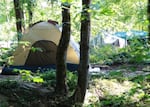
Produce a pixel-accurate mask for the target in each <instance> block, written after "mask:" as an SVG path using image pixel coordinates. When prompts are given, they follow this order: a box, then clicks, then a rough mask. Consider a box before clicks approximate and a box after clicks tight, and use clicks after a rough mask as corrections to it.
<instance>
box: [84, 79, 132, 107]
mask: <svg viewBox="0 0 150 107" xmlns="http://www.w3.org/2000/svg"><path fill="white" fill-rule="evenodd" d="M133 87H134V83H133V82H130V81H124V82H122V83H120V82H118V81H117V80H116V79H110V80H108V79H95V80H93V81H92V84H91V86H90V89H88V90H87V93H86V97H85V102H84V104H85V105H89V104H90V103H93V102H97V101H99V99H101V98H104V97H105V96H107V95H118V96H119V95H122V94H123V93H125V92H128V91H129V90H131V89H132V88H133Z"/></svg>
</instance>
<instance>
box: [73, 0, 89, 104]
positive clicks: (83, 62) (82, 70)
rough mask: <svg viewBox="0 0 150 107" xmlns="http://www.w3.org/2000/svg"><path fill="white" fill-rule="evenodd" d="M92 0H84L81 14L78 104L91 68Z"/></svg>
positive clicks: (84, 91) (81, 100)
mask: <svg viewBox="0 0 150 107" xmlns="http://www.w3.org/2000/svg"><path fill="white" fill-rule="evenodd" d="M90 2H91V0H82V6H83V7H82V14H81V41H80V65H79V71H78V84H77V88H76V90H75V93H74V96H73V97H74V100H75V103H77V104H81V105H82V104H83V102H84V98H85V94H86V89H87V83H88V68H89V38H90V32H91V28H90V26H91V25H90V13H89V12H88V10H89V7H90Z"/></svg>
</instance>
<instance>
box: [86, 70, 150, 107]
mask: <svg viewBox="0 0 150 107" xmlns="http://www.w3.org/2000/svg"><path fill="white" fill-rule="evenodd" d="M112 77H114V78H115V79H116V80H114V78H112ZM119 77H121V78H122V82H120V78H119ZM93 81H94V84H93V85H91V86H90V91H93V90H97V91H96V95H97V96H99V99H98V100H97V101H96V102H94V101H93V100H94V98H93V97H91V98H90V101H93V102H91V104H89V105H87V106H85V107H97V105H98V106H99V107H148V105H149V104H150V95H149V89H150V82H149V81H150V75H139V76H135V77H128V78H127V77H124V76H123V75H122V74H121V73H120V72H115V71H112V72H110V73H109V74H108V75H107V76H102V78H100V77H98V78H97V79H96V78H94V80H93ZM96 95H93V96H96Z"/></svg>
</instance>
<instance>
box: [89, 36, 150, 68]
mask: <svg viewBox="0 0 150 107" xmlns="http://www.w3.org/2000/svg"><path fill="white" fill-rule="evenodd" d="M149 48H150V45H149V44H147V43H146V41H145V40H139V39H137V38H133V39H132V40H130V42H129V45H128V46H126V47H124V48H121V49H117V48H115V47H113V46H109V45H108V46H107V45H106V46H102V47H95V48H91V50H90V61H91V63H100V64H108V65H110V64H123V63H149V62H150V50H149Z"/></svg>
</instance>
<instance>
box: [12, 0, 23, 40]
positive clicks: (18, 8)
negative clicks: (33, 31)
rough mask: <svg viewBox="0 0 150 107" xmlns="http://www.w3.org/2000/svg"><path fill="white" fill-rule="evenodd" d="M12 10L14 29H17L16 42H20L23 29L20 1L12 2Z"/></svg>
mask: <svg viewBox="0 0 150 107" xmlns="http://www.w3.org/2000/svg"><path fill="white" fill-rule="evenodd" d="M14 9H15V14H16V28H17V34H18V40H20V37H21V35H22V30H23V28H24V26H23V20H24V18H23V9H22V8H21V3H20V0H14Z"/></svg>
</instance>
